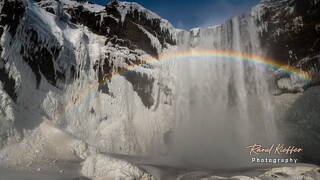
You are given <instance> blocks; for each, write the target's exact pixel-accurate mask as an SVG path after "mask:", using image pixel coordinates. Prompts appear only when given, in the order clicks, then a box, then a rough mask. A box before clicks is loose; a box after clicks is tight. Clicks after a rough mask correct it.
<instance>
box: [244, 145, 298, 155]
mask: <svg viewBox="0 0 320 180" xmlns="http://www.w3.org/2000/svg"><path fill="white" fill-rule="evenodd" d="M246 148H247V149H249V153H250V155H253V154H260V153H268V154H272V153H273V154H293V153H299V152H302V151H303V149H302V148H298V147H295V146H285V145H283V144H278V145H274V144H272V145H271V146H270V147H263V146H262V145H260V144H253V145H250V146H248V147H246Z"/></svg>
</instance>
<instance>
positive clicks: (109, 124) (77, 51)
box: [0, 0, 320, 178]
mask: <svg viewBox="0 0 320 180" xmlns="http://www.w3.org/2000/svg"><path fill="white" fill-rule="evenodd" d="M0 13H1V16H0V36H1V41H0V53H1V58H0V165H8V166H10V167H17V166H19V167H21V166H28V165H29V164H30V163H31V164H32V163H36V162H38V161H43V160H44V159H45V160H48V161H49V162H52V161H54V159H56V158H58V159H60V160H69V161H74V160H77V161H84V166H83V167H82V172H83V173H84V174H86V175H87V176H92V177H97V178H98V176H120V177H135V178H138V177H141V176H142V175H143V172H142V171H141V170H139V169H138V168H137V167H135V166H134V165H132V164H129V163H127V162H124V161H122V160H117V159H114V158H111V157H108V156H105V155H101V154H102V153H104V152H108V153H121V154H129V155H136V154H165V153H166V152H167V150H168V144H170V142H172V139H171V138H172V137H171V136H172V131H173V130H172V129H174V127H175V126H176V121H175V119H176V114H175V113H176V111H177V110H178V108H176V105H177V102H176V100H177V96H176V94H175V93H177V92H179V91H176V89H175V88H176V87H177V82H178V80H177V77H176V74H175V73H173V72H174V70H177V67H176V66H175V64H174V63H170V62H168V63H163V64H162V63H152V64H145V63H148V60H155V59H156V58H157V57H159V56H161V55H162V54H164V53H171V52H177V49H179V50H183V51H187V50H197V49H207V48H211V49H214V50H222V51H228V50H230V51H231V50H234V51H236V52H242V53H246V54H254V53H257V52H258V55H259V56H267V57H269V58H270V59H275V60H278V61H279V63H282V64H284V65H292V66H295V67H296V68H300V69H302V70H304V71H307V72H309V73H311V74H312V77H313V81H312V82H311V83H305V82H301V81H300V79H295V77H294V76H292V75H291V74H290V75H289V76H288V75H287V74H286V73H283V72H282V71H281V70H278V71H277V70H271V72H272V73H270V76H274V77H275V78H276V79H277V81H276V86H277V88H278V89H277V90H279V92H277V94H278V95H279V94H282V95H281V96H279V97H276V98H278V99H279V98H280V99H281V98H282V97H283V95H284V96H286V95H287V94H286V93H297V94H296V95H300V93H302V92H304V91H305V93H306V94H305V95H306V96H309V92H310V91H311V92H313V93H311V95H310V96H311V97H314V96H315V95H314V93H315V92H314V90H312V89H311V90H310V91H308V89H309V88H310V87H312V86H315V85H317V83H318V80H319V78H318V76H319V72H318V70H319V51H320V49H319V48H320V45H319V42H320V41H319V32H320V31H319V24H320V22H319V19H320V18H319V1H318V0H312V1H311V0H306V1H298V0H281V1H276V0H264V1H262V2H261V3H260V4H259V5H258V6H257V7H255V8H254V9H253V11H252V13H248V14H245V15H241V16H239V17H234V18H232V19H230V20H228V21H226V22H225V23H224V24H222V25H217V26H214V27H208V28H195V29H192V30H190V31H186V30H179V29H175V28H174V27H173V26H172V25H171V24H170V23H169V22H168V21H167V20H165V19H162V18H161V17H159V16H158V15H157V14H155V13H153V12H151V11H149V10H147V9H145V8H144V7H142V6H141V5H139V4H137V3H130V2H120V1H112V2H111V3H109V4H107V5H106V6H100V5H96V4H92V3H89V2H81V1H73V0H60V1H56V0H37V1H33V0H1V1H0ZM256 25H258V28H256ZM260 42H261V43H260ZM264 50H267V52H265V51H264ZM264 53H266V54H264ZM202 67H203V68H204V69H207V70H212V69H210V67H208V66H202ZM216 68H217V67H216ZM246 68H247V69H245V70H246V72H248V73H250V72H251V71H252V70H253V69H252V67H251V66H248V67H246ZM218 69H219V68H218ZM221 69H223V68H222V67H221V68H220V70H221ZM255 70H256V71H259V69H255ZM231 71H234V69H230V72H231ZM235 71H237V72H238V71H239V69H235ZM219 72H220V71H219ZM219 72H218V73H219ZM220 73H221V72H220ZM255 74H259V73H255ZM260 74H261V73H260ZM229 75H230V74H229ZM217 77H221V76H215V77H210V78H212V79H214V78H217ZM241 77H242V76H241ZM277 77H279V78H277ZM185 78H187V77H185ZM212 79H211V80H212ZM257 79H259V77H256V76H247V79H245V80H246V82H248V83H250V82H256V81H257ZM214 80H215V81H216V82H218V81H219V80H218V79H214ZM240 80H241V81H244V80H243V79H240V76H237V74H235V75H234V76H232V78H229V80H228V81H226V82H223V83H226V84H227V82H239V81H240ZM226 84H224V85H226ZM234 84H235V83H234ZM231 85H232V83H231ZM231 85H230V86H231ZM257 86H262V87H267V86H265V84H263V83H261V82H260V83H258V84H257ZM223 87H225V86H223ZM241 87H242V86H241ZM210 88H211V87H208V89H210ZM242 88H243V87H242ZM248 91H250V92H254V91H256V89H254V88H253V89H249V90H248ZM230 93H232V92H230ZM283 93H285V94H283ZM315 94H316V93H315ZM288 96H289V95H288ZM316 98H318V97H316ZM289 99H290V98H289ZM302 99H303V98H302ZM306 99H309V97H306ZM295 100H297V99H294V100H293V102H291V101H290V100H288V99H285V100H284V102H283V104H285V105H288V106H290V107H291V106H292V104H294V101H295ZM230 101H231V100H230ZM289 101H290V102H289ZM300 101H301V103H302V105H301V106H302V107H309V108H314V109H315V110H316V109H317V108H316V107H318V105H319V103H318V102H315V104H312V103H311V104H312V106H310V102H309V100H308V101H307V100H306V101H307V102H305V101H303V100H300ZM300 101H297V103H298V102H300ZM228 103H229V102H228ZM230 103H231V104H232V102H230ZM286 103H287V104H286ZM304 103H305V104H307V105H306V106H303V104H304ZM283 104H282V105H283ZM298 107H300V105H297V106H295V105H294V107H292V108H293V109H297V110H301V112H300V111H299V112H300V113H301V114H299V115H298V116H297V117H299V118H300V117H301V119H302V120H303V122H302V123H303V124H304V125H307V124H308V123H310V122H312V123H314V126H313V127H317V126H318V123H317V122H316V121H315V119H318V117H317V113H314V112H313V113H312V114H309V113H308V112H307V110H306V109H303V108H302V109H301V108H298ZM179 108H181V107H179ZM287 111H288V112H291V111H289V110H288V109H286V111H285V112H287ZM254 113H255V112H254ZM284 114H285V113H284ZM305 114H309V116H308V118H302V116H304V115H305ZM289 118H291V116H289ZM48 121H50V123H51V124H53V125H54V126H51V125H48V124H47V123H46V122H48ZM50 123H49V124H50ZM308 130H309V129H308ZM311 132H313V133H314V134H312V136H311V137H317V138H318V132H317V131H316V130H314V129H312V131H311ZM65 134H67V135H65ZM315 143H316V142H315ZM61 144H63V145H62V146H61ZM56 146H61V147H59V148H56ZM48 149H49V150H50V151H49V150H48ZM97 153H98V154H97ZM99 153H100V154H99ZM303 158H305V159H307V160H312V159H313V158H315V157H314V156H308V154H305V155H304V156H303Z"/></svg>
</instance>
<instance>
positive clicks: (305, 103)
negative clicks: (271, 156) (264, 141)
mask: <svg viewBox="0 0 320 180" xmlns="http://www.w3.org/2000/svg"><path fill="white" fill-rule="evenodd" d="M319 90H320V88H319V87H313V88H310V89H308V90H307V91H305V92H304V93H303V94H296V95H282V96H280V97H278V98H277V99H278V100H277V101H282V102H281V103H280V107H284V106H287V109H285V110H284V111H283V110H282V111H283V112H284V115H283V116H282V117H281V119H279V120H278V121H277V122H278V126H279V129H280V131H279V132H280V135H281V137H282V138H284V139H285V142H288V143H289V144H292V145H295V146H296V147H301V148H303V151H302V153H299V154H298V156H299V161H300V162H301V161H302V162H309V163H316V164H319V162H320V156H319V153H316V151H315V149H319V148H320V144H319V142H320V134H319V129H320V123H319V119H320V114H319V112H320V106H319V104H320V91H319ZM290 101H292V103H290ZM280 109H281V108H280ZM280 111H281V110H280Z"/></svg>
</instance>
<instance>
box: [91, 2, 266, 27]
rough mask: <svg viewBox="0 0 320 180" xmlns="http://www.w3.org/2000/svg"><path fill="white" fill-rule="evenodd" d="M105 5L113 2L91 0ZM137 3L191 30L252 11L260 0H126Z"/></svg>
mask: <svg viewBox="0 0 320 180" xmlns="http://www.w3.org/2000/svg"><path fill="white" fill-rule="evenodd" d="M91 1H92V2H95V3H97V4H101V5H105V4H106V3H108V2H110V1H111V0H91ZM124 1H127V2H137V3H139V4H141V5H142V6H144V7H145V8H147V9H149V10H151V11H153V12H155V13H157V14H158V15H159V16H161V17H162V18H165V19H167V20H169V21H170V22H171V23H172V24H173V25H174V26H175V27H177V28H181V29H191V28H195V27H207V26H211V25H216V24H221V23H223V22H224V21H225V20H227V19H228V18H230V17H233V16H237V15H240V14H242V13H245V12H248V11H250V9H251V8H252V7H253V6H255V5H256V4H258V3H259V1H260V0H124Z"/></svg>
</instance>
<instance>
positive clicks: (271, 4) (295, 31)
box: [258, 0, 320, 66]
mask: <svg viewBox="0 0 320 180" xmlns="http://www.w3.org/2000/svg"><path fill="white" fill-rule="evenodd" d="M262 4H263V5H266V6H265V7H264V8H263V9H264V13H263V14H262V15H261V17H260V20H258V24H260V25H262V24H267V27H266V29H265V30H263V31H262V33H261V38H262V45H263V46H264V48H265V49H266V50H267V53H268V57H270V58H272V59H276V60H278V61H280V63H282V64H284V65H293V66H296V65H297V64H298V63H299V62H300V61H301V60H302V59H304V58H313V57H314V56H317V55H318V54H319V52H320V29H319V27H320V3H319V2H316V1H313V0H304V1H298V0H285V1H284V0H280V1H279V0H265V1H263V2H262Z"/></svg>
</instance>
